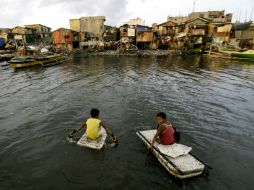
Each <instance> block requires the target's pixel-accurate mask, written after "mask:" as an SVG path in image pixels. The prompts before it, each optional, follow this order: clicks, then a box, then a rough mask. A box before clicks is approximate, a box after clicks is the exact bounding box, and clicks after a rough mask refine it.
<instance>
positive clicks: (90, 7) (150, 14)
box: [0, 0, 254, 29]
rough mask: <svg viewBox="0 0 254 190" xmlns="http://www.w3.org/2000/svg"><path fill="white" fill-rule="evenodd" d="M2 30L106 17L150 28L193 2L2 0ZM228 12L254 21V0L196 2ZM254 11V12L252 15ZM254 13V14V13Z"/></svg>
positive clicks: (190, 7)
mask: <svg viewBox="0 0 254 190" xmlns="http://www.w3.org/2000/svg"><path fill="white" fill-rule="evenodd" d="M0 5H1V11H0V28H3V27H10V28H11V27H14V26H18V25H25V24H34V23H40V24H43V25H46V26H49V27H51V28H52V29H57V28H59V27H67V28H69V19H70V18H80V17H81V16H96V15H98V16H101V15H103V16H106V23H105V24H108V25H116V26H119V25H121V24H123V22H125V21H128V20H129V19H130V18H136V17H140V18H142V19H144V20H146V24H147V25H151V24H152V23H154V22H157V23H162V22H165V21H166V19H167V16H168V15H170V16H179V15H187V14H188V13H190V12H191V11H192V10H193V7H194V1H193V0H32V1H28V0H0ZM223 9H224V10H225V11H226V13H233V14H234V17H233V20H236V19H238V20H239V19H240V20H242V21H244V20H245V19H246V20H247V21H249V20H250V19H251V20H254V10H253V9H254V0H196V3H195V11H206V10H223ZM252 12H253V13H252ZM251 13H252V14H251Z"/></svg>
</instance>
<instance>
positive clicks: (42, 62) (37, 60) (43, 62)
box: [8, 54, 66, 69]
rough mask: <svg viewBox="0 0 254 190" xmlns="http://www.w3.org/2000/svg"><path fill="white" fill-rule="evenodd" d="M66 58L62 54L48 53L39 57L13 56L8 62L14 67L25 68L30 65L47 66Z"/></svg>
mask: <svg viewBox="0 0 254 190" xmlns="http://www.w3.org/2000/svg"><path fill="white" fill-rule="evenodd" d="M65 60H66V57H64V56H62V55H58V54H56V55H49V56H41V57H32V56H28V57H14V58H13V59H11V60H10V61H8V63H10V66H11V67H12V68H14V69H19V68H26V67H32V66H47V65H49V64H53V63H60V62H63V61H65Z"/></svg>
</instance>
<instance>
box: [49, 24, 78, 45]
mask: <svg viewBox="0 0 254 190" xmlns="http://www.w3.org/2000/svg"><path fill="white" fill-rule="evenodd" d="M52 42H53V44H54V45H55V46H56V48H58V49H65V50H72V49H73V48H78V47H79V34H78V33H77V32H75V31H73V30H70V29H67V28H59V29H57V30H55V31H53V32H52Z"/></svg>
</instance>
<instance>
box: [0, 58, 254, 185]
mask: <svg viewBox="0 0 254 190" xmlns="http://www.w3.org/2000/svg"><path fill="white" fill-rule="evenodd" d="M0 78H1V82H0V89H1V90H0V107H1V109H0V123H1V124H0V130H1V134H0V160H1V163H0V186H1V189H80V188H86V189H222V190H223V189H237V190H239V189H252V186H253V185H254V184H253V180H254V177H253V175H252V171H253V169H254V163H253V160H254V154H253V153H254V151H253V150H254V132H253V129H254V128H253V127H254V126H253V123H254V117H253V115H254V103H253V97H254V65H252V64H244V63H241V62H236V61H229V60H219V59H207V58H205V57H199V56H187V57H171V58H170V57H169V58H167V57H159V58H151V57H74V58H73V60H72V61H71V62H69V63H65V64H62V65H58V66H54V67H49V68H46V69H42V68H39V69H29V70H23V71H19V72H13V71H12V70H10V69H9V70H8V69H4V70H3V69H2V70H1V71H0ZM92 107H97V108H99V109H100V110H101V118H102V119H103V120H104V121H105V122H106V123H107V124H108V125H109V126H110V127H111V128H112V130H113V131H114V132H115V133H116V134H117V135H118V138H119V142H120V144H119V146H118V147H117V148H115V149H112V148H110V147H106V148H105V149H104V150H103V151H101V152H95V151H91V150H87V149H84V148H80V147H77V146H75V145H74V144H70V143H68V142H67V141H66V135H67V134H68V133H69V132H70V131H71V130H72V129H73V128H76V127H78V126H79V125H80V124H81V123H82V122H83V121H84V119H85V118H86V117H88V116H89V110H90V109H91V108H92ZM158 111H165V112H166V113H167V114H168V118H169V120H170V121H171V122H172V123H173V124H174V125H175V126H177V128H178V129H179V130H180V131H182V143H183V144H186V145H189V146H192V147H193V152H194V153H195V154H196V155H198V156H199V157H200V158H201V159H203V160H205V161H206V162H207V163H209V164H210V165H211V166H213V168H214V169H213V170H212V172H211V175H210V176H209V178H205V177H200V178H195V179H192V180H186V181H184V182H181V181H177V180H175V179H174V178H173V177H172V176H170V175H169V174H168V173H167V172H166V170H164V169H163V168H162V166H160V164H159V163H158V161H157V160H156V159H155V158H154V157H153V156H151V155H147V153H146V150H145V146H144V145H143V144H142V142H141V141H140V140H139V139H138V138H137V136H136V135H135V131H137V130H139V129H149V128H151V127H154V125H155V121H154V116H155V114H156V113H157V112H158ZM80 135H81V134H80Z"/></svg>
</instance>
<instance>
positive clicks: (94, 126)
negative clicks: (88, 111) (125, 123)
mask: <svg viewBox="0 0 254 190" xmlns="http://www.w3.org/2000/svg"><path fill="white" fill-rule="evenodd" d="M100 123H101V120H99V119H96V118H90V119H88V120H87V121H86V136H88V137H89V138H90V139H93V140H95V139H97V138H98V137H99V136H100V135H101V134H100V130H101V126H100Z"/></svg>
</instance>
